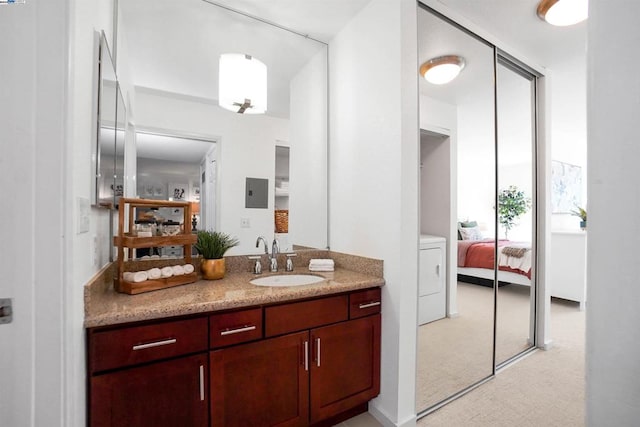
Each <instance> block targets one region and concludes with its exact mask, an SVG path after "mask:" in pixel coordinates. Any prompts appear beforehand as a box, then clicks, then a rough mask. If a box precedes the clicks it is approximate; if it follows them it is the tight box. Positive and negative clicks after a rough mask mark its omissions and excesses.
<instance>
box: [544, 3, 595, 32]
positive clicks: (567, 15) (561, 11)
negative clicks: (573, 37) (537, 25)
mask: <svg viewBox="0 0 640 427" xmlns="http://www.w3.org/2000/svg"><path fill="white" fill-rule="evenodd" d="M537 13H538V17H539V18H540V19H542V20H543V21H547V22H548V23H549V24H551V25H556V26H558V27H565V26H567V25H573V24H577V23H578V22H582V21H584V20H585V19H587V17H588V15H589V5H588V0H542V1H541V2H540V4H538V9H537Z"/></svg>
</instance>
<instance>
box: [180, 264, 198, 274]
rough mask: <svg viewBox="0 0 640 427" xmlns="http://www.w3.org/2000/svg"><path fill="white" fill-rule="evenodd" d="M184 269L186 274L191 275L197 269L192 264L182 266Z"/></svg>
mask: <svg viewBox="0 0 640 427" xmlns="http://www.w3.org/2000/svg"><path fill="white" fill-rule="evenodd" d="M182 268H183V269H184V274H191V273H193V272H194V270H195V268H194V267H193V265H191V264H185V265H183V266H182Z"/></svg>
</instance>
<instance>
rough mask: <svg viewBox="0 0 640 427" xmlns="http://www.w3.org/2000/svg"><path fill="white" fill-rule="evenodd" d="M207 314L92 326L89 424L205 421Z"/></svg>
mask: <svg viewBox="0 0 640 427" xmlns="http://www.w3.org/2000/svg"><path fill="white" fill-rule="evenodd" d="M207 320H208V319H207V318H206V317H197V318H191V319H183V320H174V321H161V322H155V323H150V324H143V325H135V326H125V327H115V328H97V329H92V330H90V331H89V332H88V351H89V358H88V362H89V363H88V365H89V373H90V375H91V376H90V378H89V408H90V409H89V421H90V425H91V426H92V427H103V426H113V427H116V426H117V427H123V426H131V427H143V426H154V427H164V426H167V427H169V426H175V427H178V426H185V425H188V426H208V425H209V403H208V398H209V393H208V378H207V376H208V372H209V369H208V365H209V361H208V357H207V353H206V351H207V350H208V321H207ZM194 353H195V354H194ZM168 359H171V360H168ZM150 362H151V363H150Z"/></svg>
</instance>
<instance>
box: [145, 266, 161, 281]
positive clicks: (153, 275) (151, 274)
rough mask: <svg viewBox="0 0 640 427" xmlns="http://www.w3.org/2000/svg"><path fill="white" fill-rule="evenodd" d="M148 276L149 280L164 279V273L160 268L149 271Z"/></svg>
mask: <svg viewBox="0 0 640 427" xmlns="http://www.w3.org/2000/svg"><path fill="white" fill-rule="evenodd" d="M147 276H148V278H149V280H156V279H159V278H160V277H162V271H160V269H159V268H152V269H150V270H147Z"/></svg>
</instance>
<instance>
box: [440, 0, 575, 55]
mask: <svg viewBox="0 0 640 427" xmlns="http://www.w3.org/2000/svg"><path fill="white" fill-rule="evenodd" d="M438 2H439V3H441V4H443V5H444V6H446V7H448V8H450V9H452V10H453V11H455V12H456V13H458V14H460V15H462V16H463V17H465V18H466V19H468V20H469V21H471V22H473V23H474V24H476V25H478V26H479V27H480V28H482V29H484V30H486V31H487V32H489V33H490V34H492V35H493V36H495V37H497V38H498V39H499V40H502V41H504V42H506V43H508V44H509V45H510V46H511V47H513V48H515V49H517V51H518V52H519V53H522V54H524V55H525V56H527V57H528V58H529V59H531V60H533V61H536V62H537V63H538V65H542V66H544V67H548V68H553V66H554V65H555V64H558V63H561V62H563V61H565V58H566V57H567V56H573V55H581V56H585V55H586V50H587V23H586V21H583V22H581V23H579V24H576V25H572V26H569V27H554V26H553V25H549V24H547V23H546V22H544V21H542V20H541V19H540V18H538V16H537V14H536V8H537V7H538V3H539V0H438Z"/></svg>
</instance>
